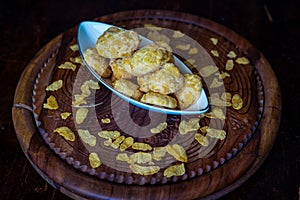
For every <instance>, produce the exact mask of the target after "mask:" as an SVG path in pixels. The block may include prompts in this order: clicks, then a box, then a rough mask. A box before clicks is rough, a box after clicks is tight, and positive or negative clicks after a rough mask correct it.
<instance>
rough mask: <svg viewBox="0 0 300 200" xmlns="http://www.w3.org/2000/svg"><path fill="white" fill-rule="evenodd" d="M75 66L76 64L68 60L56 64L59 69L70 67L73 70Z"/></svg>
mask: <svg viewBox="0 0 300 200" xmlns="http://www.w3.org/2000/svg"><path fill="white" fill-rule="evenodd" d="M76 67H77V66H76V65H75V64H73V63H71V62H69V61H67V62H65V63H64V64H61V65H59V66H58V68H59V69H71V70H73V71H75V69H76Z"/></svg>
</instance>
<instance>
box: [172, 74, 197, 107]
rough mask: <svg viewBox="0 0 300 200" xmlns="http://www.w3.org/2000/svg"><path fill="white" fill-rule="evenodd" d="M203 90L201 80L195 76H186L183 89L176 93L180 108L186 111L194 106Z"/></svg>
mask: <svg viewBox="0 0 300 200" xmlns="http://www.w3.org/2000/svg"><path fill="white" fill-rule="evenodd" d="M201 90H202V83H201V78H200V77H199V76H198V75H195V74H185V75H184V85H183V87H182V88H181V89H180V90H179V91H177V92H175V96H176V98H177V100H178V107H179V108H180V109H185V108H187V107H189V106H190V105H192V104H194V103H195V102H196V101H197V100H198V98H199V97H200V94H201Z"/></svg>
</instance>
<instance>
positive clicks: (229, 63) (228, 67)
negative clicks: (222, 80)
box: [225, 59, 234, 71]
mask: <svg viewBox="0 0 300 200" xmlns="http://www.w3.org/2000/svg"><path fill="white" fill-rule="evenodd" d="M233 67H234V62H233V60H232V59H228V60H227V61H226V64H225V69H226V70H227V71H230V70H232V69H233Z"/></svg>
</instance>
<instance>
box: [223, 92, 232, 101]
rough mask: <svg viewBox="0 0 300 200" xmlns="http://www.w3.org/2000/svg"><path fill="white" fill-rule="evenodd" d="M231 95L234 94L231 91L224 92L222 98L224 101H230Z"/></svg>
mask: <svg viewBox="0 0 300 200" xmlns="http://www.w3.org/2000/svg"><path fill="white" fill-rule="evenodd" d="M231 97H232V95H231V93H230V92H223V93H222V95H221V99H222V100H224V101H228V102H230V101H231Z"/></svg>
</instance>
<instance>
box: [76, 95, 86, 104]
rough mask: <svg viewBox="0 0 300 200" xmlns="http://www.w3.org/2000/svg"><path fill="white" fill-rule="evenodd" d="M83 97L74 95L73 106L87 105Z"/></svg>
mask: <svg viewBox="0 0 300 200" xmlns="http://www.w3.org/2000/svg"><path fill="white" fill-rule="evenodd" d="M85 98H86V97H85V96H84V95H82V94H75V95H74V99H75V101H74V102H73V105H74V106H79V105H81V104H87V102H86V100H85Z"/></svg>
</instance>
